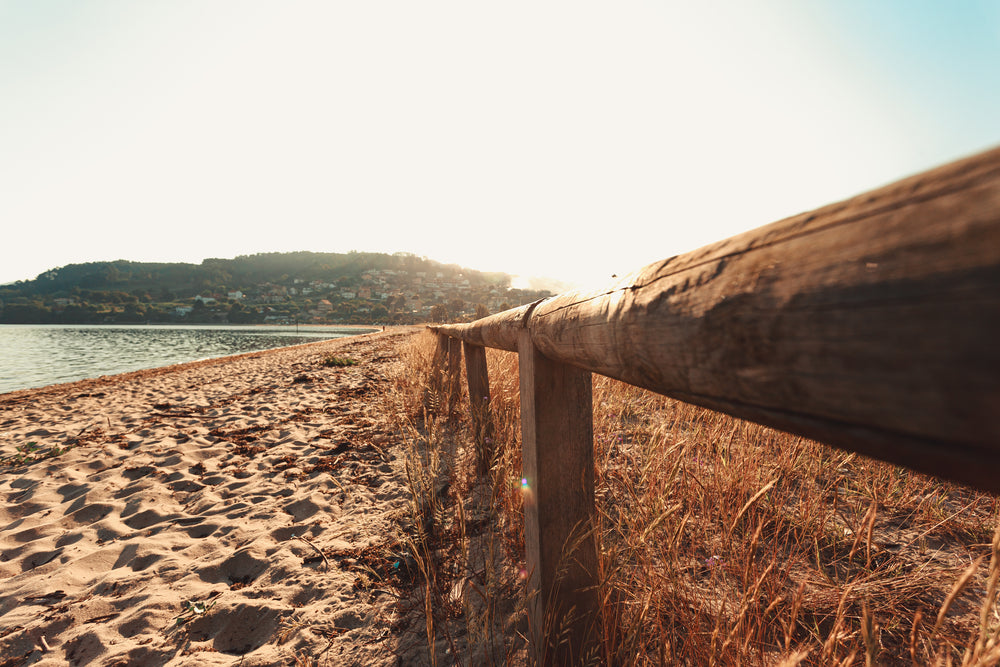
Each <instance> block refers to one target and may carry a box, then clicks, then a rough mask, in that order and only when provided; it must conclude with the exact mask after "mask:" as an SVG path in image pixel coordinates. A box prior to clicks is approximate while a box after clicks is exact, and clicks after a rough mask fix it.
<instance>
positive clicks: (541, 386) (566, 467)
mask: <svg viewBox="0 0 1000 667" xmlns="http://www.w3.org/2000/svg"><path fill="white" fill-rule="evenodd" d="M519 338H520V346H519V350H518V368H519V376H520V383H521V439H522V456H523V460H522V471H523V472H522V474H523V475H524V479H525V481H526V484H524V486H523V489H522V490H523V492H524V542H525V550H526V561H527V566H528V592H529V606H528V619H529V624H530V626H531V634H532V640H533V641H532V645H533V647H534V648H535V650H536V651H537V652H540V655H538V656H536V657H537V658H538V662H539V664H567V665H569V664H582V661H581V658H582V657H583V655H584V653H585V652H586V651H587V645H588V640H591V639H593V638H594V637H596V632H597V629H598V627H599V623H598V619H599V617H598V612H599V609H600V605H599V600H598V594H597V584H598V574H597V547H596V541H595V539H594V532H593V528H594V437H593V412H592V400H593V399H592V396H593V393H592V386H591V374H590V373H589V372H587V371H583V370H581V369H578V368H575V367H573V366H569V365H566V364H560V363H555V362H553V361H551V360H550V359H547V358H545V357H544V356H543V355H542V354H541V353H540V352H539V351H538V349H537V348H536V347H535V346H534V344H533V343H532V341H531V336H530V334H529V333H528V331H526V330H522V332H521V335H520V337H519ZM564 631H568V634H563V632H564Z"/></svg>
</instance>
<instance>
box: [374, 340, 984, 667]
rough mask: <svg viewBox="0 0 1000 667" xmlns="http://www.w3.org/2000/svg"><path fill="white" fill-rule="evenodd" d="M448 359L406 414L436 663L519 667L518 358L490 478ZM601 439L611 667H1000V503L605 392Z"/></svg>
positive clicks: (654, 398) (631, 394) (498, 372)
mask: <svg viewBox="0 0 1000 667" xmlns="http://www.w3.org/2000/svg"><path fill="white" fill-rule="evenodd" d="M433 350H434V339H433V336H432V335H431V334H429V333H428V334H425V335H422V336H420V337H418V338H417V341H416V342H415V343H414V345H413V347H412V349H410V350H408V351H407V352H406V355H407V359H408V369H407V371H406V373H404V374H403V375H401V376H400V377H399V378H397V391H396V392H394V395H393V396H392V403H393V406H394V409H395V411H396V414H398V415H399V424H400V428H401V429H402V430H403V431H405V432H406V433H407V436H408V442H410V443H411V448H410V470H411V487H412V490H413V494H414V499H413V509H412V513H413V521H414V525H415V526H417V527H418V528H419V530H417V531H416V532H415V534H416V535H418V537H417V538H416V542H417V543H416V544H415V545H414V551H415V552H416V553H418V554H419V560H420V570H421V572H422V573H423V575H424V581H425V587H424V592H425V597H424V603H425V605H424V608H425V610H426V614H427V628H428V629H427V637H428V646H429V649H430V651H431V653H432V659H433V658H434V657H435V655H436V654H441V655H443V653H442V651H441V648H442V647H445V646H447V647H448V648H447V649H446V650H447V651H448V654H449V657H448V663H449V664H452V663H459V664H512V663H520V662H523V661H524V660H525V659H526V649H525V641H524V638H523V635H524V628H525V625H524V619H523V612H524V607H525V605H524V599H523V595H524V594H523V590H522V586H521V585H520V582H519V580H518V574H519V573H520V572H522V571H523V568H524V563H523V553H524V538H523V513H522V505H521V497H520V493H521V492H520V488H521V487H520V479H521V474H520V466H521V458H520V457H521V453H520V452H521V450H520V423H519V399H518V380H517V357H516V355H515V354H513V353H506V352H500V351H495V350H490V351H489V354H488V359H489V373H490V383H491V406H490V409H491V412H492V417H493V420H494V424H495V432H494V438H495V443H494V444H495V447H496V451H495V455H494V457H493V460H492V461H491V466H490V474H489V479H487V480H481V479H478V478H477V477H476V475H475V472H474V471H475V453H474V452H473V451H472V449H473V444H472V442H473V437H472V433H471V426H470V424H469V420H468V415H467V411H468V407H467V406H468V402H467V401H466V402H464V403H462V405H461V406H460V408H459V409H458V410H452V411H450V413H449V412H448V411H447V410H446V409H444V408H443V407H442V406H441V405H440V401H439V400H438V399H436V398H435V396H434V394H433V392H431V391H429V387H431V386H435V380H434V378H432V373H433V369H432V364H431V358H432V355H433ZM594 436H595V443H594V445H595V459H596V460H595V470H596V479H597V508H598V524H599V525H598V526H597V529H598V535H599V550H600V567H601V594H602V595H601V597H602V600H603V608H602V614H603V623H604V640H603V644H602V647H601V648H602V656H601V657H602V660H603V661H604V662H606V663H610V664H624V665H736V664H741V665H776V664H780V665H788V666H791V665H823V666H826V665H862V664H864V665H897V664H900V665H967V666H970V665H996V664H998V663H1000V610H998V605H997V594H998V588H1000V587H998V579H1000V542H998V540H1000V537H998V536H1000V532H997V530H996V528H997V519H998V510H1000V503H998V499H997V498H995V497H993V496H991V495H989V494H984V493H978V492H975V491H972V490H970V489H968V488H965V487H962V486H958V485H954V484H950V483H947V482H943V481H940V480H936V479H933V478H930V477H927V476H924V475H920V474H917V473H914V472H910V471H908V470H905V469H902V468H899V467H896V466H892V465H888V464H884V463H881V462H878V461H874V460H871V459H867V458H864V457H861V456H857V455H854V454H850V453H847V452H843V451H840V450H835V449H832V448H830V447H827V446H824V445H820V444H817V443H814V442H811V441H808V440H804V439H802V438H798V437H794V436H790V435H787V434H784V433H781V432H778V431H775V430H772V429H769V428H765V427H762V426H758V425H756V424H752V423H748V422H744V421H741V420H738V419H733V418H731V417H728V416H725V415H721V414H718V413H714V412H711V411H707V410H703V409H700V408H697V407H694V406H690V405H687V404H684V403H680V402H677V401H674V400H671V399H668V398H665V397H662V396H659V395H656V394H652V393H650V392H647V391H644V390H641V389H637V388H635V387H631V386H629V385H625V384H623V383H620V382H617V381H614V380H610V379H607V378H603V377H599V376H595V378H594ZM518 633H520V635H518ZM456 637H457V638H459V640H458V641H456Z"/></svg>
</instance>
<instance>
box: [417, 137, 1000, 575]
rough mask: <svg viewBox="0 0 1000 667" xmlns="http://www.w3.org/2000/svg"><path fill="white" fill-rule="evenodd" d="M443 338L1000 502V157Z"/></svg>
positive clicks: (995, 153)
mask: <svg viewBox="0 0 1000 667" xmlns="http://www.w3.org/2000/svg"><path fill="white" fill-rule="evenodd" d="M435 330H436V331H437V332H438V333H439V334H441V335H443V336H448V337H452V338H457V339H460V340H462V341H465V342H466V343H467V344H469V345H475V346H483V347H495V348H500V349H504V350H514V351H519V353H520V354H521V355H522V356H524V355H525V354H526V353H530V354H536V355H537V357H536V358H535V362H534V363H533V365H534V366H536V367H537V366H539V362H538V359H539V358H543V359H545V360H546V362H545V364H549V366H551V368H555V369H556V370H555V371H551V372H562V371H560V370H558V369H559V367H560V366H563V365H565V366H568V367H573V368H577V369H582V370H584V371H590V372H594V373H599V374H602V375H606V376H609V377H613V378H617V379H619V380H623V381H625V382H628V383H630V384H633V385H636V386H639V387H644V388H646V389H650V390H652V391H655V392H658V393H661V394H665V395H667V396H671V397H674V398H677V399H679V400H682V401H686V402H689V403H694V404H697V405H701V406H705V407H708V408H711V409H714V410H718V411H721V412H725V413H727V414H730V415H733V416H736V417H740V418H744V419H748V420H752V421H755V422H758V423H761V424H765V425H768V426H772V427H775V428H778V429H781V430H784V431H787V432H790V433H795V434H798V435H802V436H805V437H808V438H812V439H815V440H818V441H821V442H825V443H827V444H830V445H834V446H837V447H841V448H844V449H848V450H851V451H855V452H859V453H861V454H865V455H869V456H873V457H876V458H879V459H882V460H885V461H889V462H892V463H896V464H900V465H903V466H906V467H909V468H912V469H915V470H919V471H922V472H926V473H930V474H932V475H937V476H939V477H944V478H948V479H952V480H956V481H959V482H963V483H966V484H969V485H971V486H973V487H976V488H979V489H982V490H985V491H990V492H994V493H996V492H1000V148H998V149H993V150H990V151H987V152H984V153H981V154H979V155H975V156H973V157H970V158H967V159H964V160H961V161H958V162H954V163H951V164H948V165H945V166H942V167H939V168H937V169H933V170H931V171H927V172H925V173H922V174H919V175H917V176H913V177H911V178H907V179H904V180H901V181H899V182H896V183H894V184H892V185H888V186H885V187H883V188H880V189H877V190H874V191H872V192H869V193H866V194H863V195H860V196H857V197H854V198H852V199H849V200H847V201H844V202H841V203H837V204H833V205H830V206H825V207H823V208H820V209H817V210H815V211H812V212H809V213H803V214H801V215H797V216H794V217H791V218H787V219H785V220H781V221H779V222H776V223H773V224H771V225H767V226H764V227H761V228H759V229H755V230H752V231H749V232H746V233H744V234H740V235H738V236H734V237H732V238H729V239H726V240H724V241H720V242H718V243H715V244H712V245H709V246H706V247H704V248H701V249H699V250H695V251H694V252H690V253H687V254H684V255H680V256H677V257H671V258H670V259H666V260H663V261H661V262H657V263H655V264H651V265H649V266H647V267H645V268H642V269H640V270H639V271H637V272H635V273H633V274H631V275H629V276H626V277H625V278H622V279H621V280H619V281H617V282H616V283H614V284H612V285H609V286H608V287H607V288H606V289H602V290H597V291H593V292H569V293H565V294H561V295H559V296H556V297H553V298H550V299H544V300H542V301H539V302H536V303H534V304H530V305H528V306H522V307H520V308H515V309H513V310H509V311H506V312H503V313H499V314H497V315H492V316H490V317H486V318H483V319H481V320H478V321H476V322H473V323H471V324H453V325H445V326H440V327H435ZM545 364H542V365H545ZM549 366H546V367H549ZM525 381H526V378H525V376H524V370H523V362H522V377H521V382H522V401H523V400H524V397H525V394H524V392H525V388H524V383H525ZM553 409H554V408H553ZM587 419H590V417H589V416H588V417H587ZM522 428H523V429H525V432H526V433H527V429H526V428H525V427H524V426H523V425H522ZM532 428H534V427H532ZM525 446H526V447H527V446H528V442H527V439H525ZM538 446H540V447H550V446H552V447H559V446H560V445H559V444H558V443H552V442H542V443H538ZM573 447H574V448H576V449H577V450H578V449H579V445H573ZM569 454H570V452H568V450H567V452H566V455H569ZM528 456H529V454H528V452H526V453H525V460H526V461H527V459H528ZM531 456H535V454H531ZM589 465H592V462H589ZM539 474H540V475H542V476H543V477H544V476H545V475H546V473H545V472H544V471H542V472H540V473H539ZM590 502H592V499H591V501H590ZM588 512H589V510H587V511H584V512H583V514H580V515H577V516H571V517H567V518H566V521H567V522H573V521H578V520H582V519H583V518H585V516H586V515H587V514H588ZM536 523H537V522H536ZM530 539H534V538H531V537H530V536H526V540H530ZM529 543H530V542H529ZM529 565H531V563H530V562H529ZM534 565H537V563H535V564H534ZM543 587H544V584H543Z"/></svg>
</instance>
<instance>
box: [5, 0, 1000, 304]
mask: <svg viewBox="0 0 1000 667" xmlns="http://www.w3.org/2000/svg"><path fill="white" fill-rule="evenodd" d="M998 143H1000V2H995V1H994V0H981V1H978V2H977V1H975V0H962V1H960V2H930V1H926V0H891V1H889V0H883V1H880V2H871V1H869V0H825V1H821V0H817V1H815V2H809V3H805V2H799V1H797V0H786V1H779V0H771V1H766V2H744V1H742V0H732V1H729V2H725V1H717V2H698V3H695V2H679V1H669V2H668V1H666V0H661V1H659V2H652V1H649V2H639V1H631V0H621V1H616V2H589V1H586V0H571V1H566V2H547V1H544V0H526V1H520V0H504V1H503V2H491V3H487V2H480V1H476V0H455V1H453V2H441V1H439V0H421V1H420V2H414V1H412V0H398V1H388V0H385V1H383V0H364V1H363V2H358V1H351V2H347V1H343V2H340V1H337V0H316V1H315V2H310V1H306V0H282V1H280V2H279V1H276V0H275V1H266V2H265V1H262V0H212V1H206V0H143V1H142V2H135V1H134V0H89V1H87V2H80V1H79V0H0V225H2V227H0V283H3V282H10V281H14V280H18V279H29V278H33V277H35V276H36V275H37V274H39V273H41V272H42V271H44V270H46V269H49V268H53V267H55V266H62V265H65V264H69V263H75V262H85V261H97V260H112V259H119V258H120V259H130V260H136V261H187V262H200V261H201V260H202V259H203V258H205V257H234V256H236V255H239V254H247V253H254V252H268V251H292V250H314V251H324V252H345V251H348V250H352V249H356V250H363V251H378V252H395V251H400V250H402V251H407V252H413V253H416V254H419V255H426V256H428V257H430V258H432V259H436V260H439V261H443V262H449V263H451V262H454V263H458V264H462V265H465V266H469V267H472V268H477V269H482V270H497V271H506V272H509V273H517V274H522V275H525V276H547V277H552V278H557V279H561V280H565V281H569V282H571V283H576V284H583V285H595V286H596V285H601V284H603V283H605V282H608V281H609V279H610V276H611V274H612V273H622V272H627V271H630V270H633V269H636V268H639V267H641V266H643V265H645V264H647V263H649V262H652V261H656V260H659V259H662V258H665V257H669V256H671V255H674V254H678V253H681V252H686V251H688V250H692V249H694V248H697V247H699V246H701V245H704V244H705V243H708V242H711V241H714V240H718V239H721V238H724V237H726V236H730V235H732V234H735V233H738V232H740V231H744V230H746V229H751V228H753V227H757V226H759V225H762V224H765V223H768V222H771V221H773V220H777V219H779V218H782V217H785V216H788V215H792V214H795V213H798V212H800V211H803V210H808V209H812V208H816V207H818V206H820V205H823V204H826V203H829V202H831V201H835V200H838V199H842V198H844V197H847V196H851V195H854V194H857V193H859V192H862V191H865V190H868V189H871V188H873V187H875V186H878V185H882V184H884V183H887V182H890V181H893V180H896V179H897V178H900V177H903V176H906V175H909V174H912V173H915V172H918V171H921V170H923V169H926V168H929V167H933V166H935V165H937V164H940V163H943V162H947V161H950V160H953V159H956V158H959V157H963V156H965V155H969V154H971V153H975V152H978V151H980V150H983V149H985V148H989V147H992V146H995V145H997V144H998Z"/></svg>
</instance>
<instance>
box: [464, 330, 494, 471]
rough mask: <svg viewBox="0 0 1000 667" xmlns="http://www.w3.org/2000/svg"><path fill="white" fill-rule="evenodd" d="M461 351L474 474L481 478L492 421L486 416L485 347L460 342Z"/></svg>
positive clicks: (486, 465) (490, 454) (487, 459)
mask: <svg viewBox="0 0 1000 667" xmlns="http://www.w3.org/2000/svg"><path fill="white" fill-rule="evenodd" d="M462 348H463V350H464V352H465V378H466V383H467V384H468V386H469V410H470V412H471V414H472V432H473V437H474V440H475V446H476V472H478V473H479V474H480V475H485V474H486V473H487V472H488V471H489V469H490V462H491V461H492V460H493V419H492V415H491V414H490V374H489V369H488V368H487V366H486V348H485V347H483V346H481V345H474V344H473V343H462Z"/></svg>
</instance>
